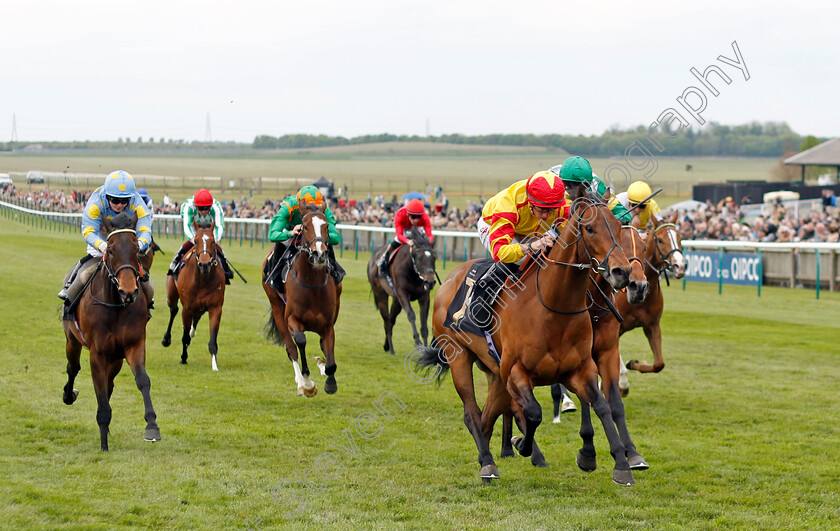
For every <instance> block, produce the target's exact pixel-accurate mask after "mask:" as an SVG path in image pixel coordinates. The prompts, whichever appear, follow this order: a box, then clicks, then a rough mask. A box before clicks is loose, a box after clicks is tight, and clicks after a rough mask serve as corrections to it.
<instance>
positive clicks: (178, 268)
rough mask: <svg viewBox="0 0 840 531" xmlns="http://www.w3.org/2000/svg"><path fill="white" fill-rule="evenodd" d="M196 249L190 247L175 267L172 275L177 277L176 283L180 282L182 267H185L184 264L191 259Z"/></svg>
mask: <svg viewBox="0 0 840 531" xmlns="http://www.w3.org/2000/svg"><path fill="white" fill-rule="evenodd" d="M194 251H195V247H193V248H192V249H190V250H189V251H187V252H186V253H184V257H183V258H181V260H179V261H178V265H176V266H175V269H174V270H173V271H172V276H173V277H175V282H176V283H177V282H178V273H180V272H181V268H182V267H184V264H186V263H187V260H189V259H190V257H191V256H192V255H193V252H194Z"/></svg>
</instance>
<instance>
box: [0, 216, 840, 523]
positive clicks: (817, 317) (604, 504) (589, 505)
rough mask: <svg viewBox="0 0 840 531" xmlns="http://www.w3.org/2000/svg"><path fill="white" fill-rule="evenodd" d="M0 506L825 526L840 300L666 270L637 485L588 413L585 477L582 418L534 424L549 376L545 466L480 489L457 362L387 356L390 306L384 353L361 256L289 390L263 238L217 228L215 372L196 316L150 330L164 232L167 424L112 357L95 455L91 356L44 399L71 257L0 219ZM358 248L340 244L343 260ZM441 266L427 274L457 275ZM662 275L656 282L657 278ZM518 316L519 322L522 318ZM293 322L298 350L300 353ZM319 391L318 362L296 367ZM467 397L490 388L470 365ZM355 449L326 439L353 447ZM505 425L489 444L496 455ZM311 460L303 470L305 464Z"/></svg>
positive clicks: (519, 463) (637, 413)
mask: <svg viewBox="0 0 840 531" xmlns="http://www.w3.org/2000/svg"><path fill="white" fill-rule="evenodd" d="M0 239H2V241H3V242H4V251H5V252H4V259H3V260H2V261H0V279H2V282H1V283H0V294H2V295H1V296H0V300H2V305H0V337H3V338H4V339H3V341H2V342H0V411H2V418H3V421H4V422H3V425H4V429H3V430H2V432H0V466H2V476H3V480H2V481H0V521H1V522H2V526H3V527H8V528H10V529H109V530H110V529H135V528H159V527H166V528H180V529H236V528H242V529H244V528H245V519H250V520H251V521H252V522H256V521H257V519H258V518H259V519H260V523H259V527H260V528H261V529H311V528H315V527H319V528H345V529H392V528H405V529H488V528H507V529H524V528H528V529H530V528H540V529H606V528H625V529H626V528H631V529H709V528H735V529H829V528H837V527H838V526H840V512H839V511H838V508H840V491H838V488H837V477H838V475H839V474H840V465H838V463H840V446H838V445H837V440H838V435H839V433H838V432H840V427H838V426H840V395H839V394H838V393H837V391H836V386H837V381H838V380H839V379H840V365H838V363H837V337H838V333H840V324H838V323H840V295H838V294H837V293H828V292H824V293H823V294H822V296H821V299H820V300H815V298H814V292H813V291H808V290H792V289H782V288H770V287H767V288H765V289H763V290H762V297H761V298H758V297H757V296H756V291H755V289H754V288H751V287H738V286H724V291H723V295H722V296H721V295H718V293H717V286H716V285H712V284H702V283H689V284H688V286H687V289H686V290H685V291H683V290H682V289H681V285H680V284H679V283H673V282H672V284H671V287H670V288H665V295H666V313H665V316H664V318H663V330H664V332H663V335H664V349H665V360H666V367H665V369H664V371H662V372H661V373H659V374H654V375H640V374H637V373H632V374H631V391H630V395H629V397H628V398H627V399H626V400H625V407H626V411H627V418H628V425H629V427H630V430H631V433H632V435H633V438H634V441H635V442H636V445H637V447H638V449H639V450H640V451H641V453H642V454H643V455H644V456H645V458H646V459H647V460H648V462H649V463H650V465H651V468H650V470H647V471H643V472H637V473H636V474H635V477H636V481H637V484H636V485H635V486H634V487H632V488H622V487H618V486H616V485H614V484H613V483H612V481H611V469H612V466H613V462H612V459H611V458H610V456H609V449H608V446H607V443H606V440H605V438H604V436H603V430H602V429H601V427H600V425H597V423H596V426H595V430H596V436H595V443H596V448H597V451H598V457H599V468H598V469H597V470H596V471H594V472H592V473H589V474H587V473H584V472H582V471H580V470H579V469H578V468H577V467H576V466H575V463H574V458H575V453H576V451H577V449H578V448H579V447H580V438H579V436H578V429H579V424H578V423H579V420H580V417H579V413H574V414H570V415H565V416H564V420H563V422H562V423H561V424H559V425H555V424H552V423H551V411H550V408H551V402H550V394H549V390H548V389H547V388H540V389H538V390H537V391H536V395H537V397H538V399H539V400H540V401H541V402H542V404H543V407H544V412H543V419H544V421H543V424H542V425H541V426H540V428H539V430H538V432H537V438H538V441H539V442H540V445H541V447H542V449H543V451H544V452H545V455H546V459H547V461H548V463H549V467H548V468H545V469H535V468H533V467H532V466H531V465H530V462H529V460H528V459H524V458H514V459H504V460H502V459H498V460H497V463H498V465H499V468H500V471H501V475H502V478H501V479H500V480H498V481H495V482H494V483H493V484H492V485H489V486H487V485H483V484H482V483H481V482H480V481H479V479H478V478H477V476H476V474H477V471H478V465H477V460H476V449H475V445H474V443H473V441H472V438H471V437H470V435H469V434H468V432H467V430H466V428H465V427H464V424H463V408H462V405H461V402H460V400H459V399H458V397H457V395H456V393H455V391H454V388H453V386H452V383H451V379H450V378H449V377H448V376H447V378H446V380H445V381H444V382H443V385H442V386H441V387H440V388H437V387H436V386H434V385H420V384H418V383H415V382H414V381H412V380H411V379H410V378H409V377H408V376H407V374H406V372H405V370H404V368H403V356H404V355H405V354H406V353H408V352H409V351H410V349H411V348H412V345H411V340H410V338H411V334H410V328H409V326H408V324H407V322H406V320H405V318H404V317H403V315H400V317H399V319H398V323H397V326H396V330H395V349H396V351H397V356H394V357H392V356H390V355H388V354H385V353H384V352H383V351H382V342H383V338H384V335H383V331H382V322H381V320H380V318H379V316H378V312H377V311H376V310H375V307H374V304H373V301H372V298H371V296H370V289H369V287H368V285H367V282H366V281H365V280H364V267H365V264H366V258H367V257H366V256H364V257H362V256H360V259H359V260H358V261H355V260H351V259H349V257H348V253H345V258H344V259H342V264H343V265H344V267H345V268H346V269H347V270H348V277H347V278H346V280H345V284H344V288H345V289H344V294H343V296H342V301H341V314H340V316H339V320H338V324H337V330H336V337H337V340H336V359H337V363H338V372H337V373H336V377H337V379H338V385H339V391H338V393H337V394H335V395H326V394H325V393H323V391H320V392H319V393H318V395H317V396H316V397H315V398H313V399H305V398H300V397H297V396H296V395H295V384H294V379H293V371H292V367H291V363H290V362H289V361H288V359H287V358H286V355H285V352H283V351H281V350H280V349H279V348H278V347H276V346H274V345H272V344H269V343H268V342H267V341H266V340H265V339H264V338H263V337H262V335H261V333H260V329H261V326H262V324H263V323H264V322H265V320H266V318H267V311H268V305H267V301H266V297H265V294H264V293H263V291H262V289H261V287H260V283H259V263H260V260H261V259H262V258H263V256H264V254H265V251H264V250H263V249H261V248H259V247H254V248H251V247H249V246H248V244H247V242H246V243H245V244H244V245H242V246H240V245H237V244H236V243H235V242H234V244H233V245H232V246H229V247H227V246H226V253H227V255H228V257H229V258H230V260H231V261H232V262H233V263H234V264H235V265H236V266H237V267H238V268H239V269H240V271H242V273H243V274H244V275H245V276H246V277H247V278H248V280H249V282H248V284H243V283H242V282H241V281H239V280H238V279H237V280H235V281H234V284H233V285H232V286H229V287H228V290H227V294H226V295H227V296H226V303H225V308H224V315H223V317H222V326H221V331H220V335H219V366H220V371H219V372H218V373H214V372H212V371H211V370H210V360H209V355H208V354H207V341H208V339H209V333H208V330H207V319H206V317H205V318H204V319H203V320H202V321H201V323H200V324H199V327H198V331H197V334H196V337H195V338H194V339H193V342H192V346H191V347H190V363H189V365H186V366H183V365H180V363H179V358H180V345H179V341H178V338H179V337H180V334H181V331H180V324H179V320H176V326H175V329H174V332H175V333H174V334H173V336H174V338H173V339H174V341H173V346H171V347H170V348H168V349H165V348H163V347H162V346H161V345H160V339H161V337H162V336H163V332H164V330H165V326H166V323H167V321H168V312H167V310H166V308H165V303H164V299H165V298H164V295H163V291H162V290H163V286H164V275H165V270H166V263H167V262H168V260H169V259H170V258H171V256H172V253H173V252H174V251H175V250H176V248H177V247H178V246H179V245H180V243H181V242H180V240H176V239H169V240H165V239H164V240H161V241H160V242H159V243H160V245H161V246H162V247H163V249H164V250H165V251H166V252H167V255H166V256H163V257H157V261H156V262H155V265H154V266H153V268H152V271H151V276H152V278H153V280H154V282H155V283H156V285H157V289H158V294H157V309H155V310H154V311H153V314H154V317H153V318H152V320H151V321H150V322H149V324H148V326H147V360H148V361H147V369H148V373H149V376H150V378H151V382H152V388H151V393H152V400H153V402H154V406H155V408H156V411H157V414H158V423H159V425H160V428H161V432H162V436H163V440H162V441H161V442H159V443H155V444H150V443H146V442H144V441H143V440H142V435H143V428H144V426H145V423H144V421H143V405H142V398H141V396H140V393H139V391H138V390H137V388H136V386H135V383H134V379H133V378H132V376H131V372H130V370H129V369H128V367H124V368H123V370H122V372H121V373H120V375H119V376H118V377H117V379H116V388H115V391H114V395H113V398H112V401H111V404H112V406H113V420H112V423H111V435H110V439H109V441H110V447H111V451H110V452H108V453H103V452H101V451H100V450H99V436H98V429H97V426H96V421H95V414H96V400H95V398H94V395H93V386H92V383H91V380H90V369H89V367H88V363H87V352H86V351H85V352H83V354H82V371H81V373H80V374H79V376H78V378H77V380H76V387H77V388H78V389H79V390H80V395H79V399H78V400H77V402H76V403H75V404H74V405H73V406H66V405H64V404H63V403H62V401H61V392H62V387H63V386H64V384H65V382H66V374H65V365H66V358H65V356H64V336H63V332H62V329H61V323H60V321H59V313H58V309H59V302H60V301H59V300H58V298H57V297H56V296H55V293H56V292H57V291H58V290H59V288H60V287H61V286H60V284H61V280H62V278H63V276H64V273H65V272H66V271H67V269H69V268H70V266H71V265H72V264H73V263H74V262H75V261H76V260H77V259H78V258H79V257H81V255H82V253H83V252H84V244H83V242H82V240H81V237H80V236H79V235H78V234H76V233H66V232H65V233H54V232H48V231H46V230H42V229H39V228H35V227H33V226H29V225H24V224H21V223H18V222H16V221H13V220H10V219H8V218H7V217H2V218H0ZM351 256H352V255H351ZM448 265H449V267H448V268H447V270H446V271H440V274H441V277H444V278H445V276H446V274H447V273H448V272H450V271H451V270H452V265H451V264H448ZM663 287H664V286H663ZM525 317H526V316H523V318H525ZM308 335H309V355H310V359H311V356H314V355H318V354H319V352H318V348H317V336H313V335H311V334H308ZM621 346H622V352H623V355H624V357H625V359H630V358H641V359H647V360H651V354H650V352H649V350H648V347H647V342H646V340H645V338H644V336H643V334H642V333H641V331H634V332H631V333H629V334H627V335H626V336H625V337H623V338H622V343H621ZM314 379H315V381H316V383H317V384H318V386H319V388H320V387H321V386H322V384H323V377H321V376H317V375H316V376H314ZM477 386H478V394H479V395H480V396H483V394H484V393H485V384H484V379H483V377H481V376H480V375H479V376H478V378H477ZM384 391H392V392H394V393H395V394H396V395H397V396H398V397H399V398H400V399H401V400H402V401H403V402H404V403H405V404H406V407H405V409H404V410H400V409H395V408H391V412H392V413H393V417H394V418H393V420H391V421H390V422H389V421H387V420H385V419H384V418H380V420H382V421H383V424H382V426H383V430H382V433H381V434H380V435H379V436H378V437H377V438H375V439H371V440H364V439H362V438H361V437H359V435H358V434H356V433H355V431H354V423H355V419H356V418H357V417H359V415H361V414H362V413H364V412H375V411H376V410H375V409H373V407H372V402H373V401H374V400H376V399H377V397H379V396H380V394H381V393H382V392H384ZM346 429H349V430H350V432H352V433H354V440H355V442H356V444H357V447H358V451H357V452H356V455H354V456H349V455H345V454H344V453H341V452H340V451H338V450H336V449H335V448H334V447H333V446H332V445H333V444H337V445H343V446H346V445H347V444H349V443H348V442H347V438H346V437H347V436H346V432H345V430H346ZM499 434H500V425H499V426H497V431H496V434H495V436H494V439H493V441H492V442H491V449H492V450H493V453H494V455H498V452H499ZM326 451H332V452H333V453H334V454H336V455H337V456H338V458H339V460H340V462H341V465H342V466H343V471H342V473H341V474H339V475H338V476H337V477H334V478H332V479H329V480H322V479H315V480H314V481H315V482H314V483H313V487H312V488H313V489H318V490H317V491H316V490H310V489H308V488H305V487H303V486H302V484H301V483H299V482H296V483H293V485H294V486H293V487H292V488H294V489H297V490H299V491H300V492H305V493H306V494H307V500H308V501H307V505H306V509H305V511H304V512H303V514H301V515H300V516H298V517H296V518H294V519H287V518H286V517H285V516H284V514H286V513H288V512H290V511H291V510H293V509H294V507H281V506H278V505H275V504H274V503H273V502H272V497H271V492H272V488H273V487H274V486H275V485H277V484H278V483H281V482H283V481H284V480H293V479H294V477H295V474H296V473H305V471H306V470H307V469H310V471H311V470H312V469H313V467H314V466H315V463H316V460H317V458H318V456H319V455H321V454H322V453H323V452H326ZM310 474H311V472H310Z"/></svg>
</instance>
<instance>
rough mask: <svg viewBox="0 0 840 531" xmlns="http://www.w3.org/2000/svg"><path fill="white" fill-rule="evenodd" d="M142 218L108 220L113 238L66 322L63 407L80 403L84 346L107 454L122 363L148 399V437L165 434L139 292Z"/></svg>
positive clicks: (105, 224)
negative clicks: (155, 396) (153, 389)
mask: <svg viewBox="0 0 840 531" xmlns="http://www.w3.org/2000/svg"><path fill="white" fill-rule="evenodd" d="M136 224H137V215H136V214H132V215H129V214H128V213H127V211H124V212H123V213H121V214H119V215H117V216H115V217H114V218H113V219H107V218H106V219H104V220H103V221H102V227H103V228H104V230H105V231H106V232H107V233H108V237H107V242H108V249H107V250H106V252H105V255H104V256H103V258H102V263H101V264H100V265H99V266H98V267H97V270H96V272H95V273H94V274H93V277H92V278H91V281H90V284H89V285H88V286H87V288H86V289H85V290H84V292H83V293H82V295H81V298H80V300H79V304H78V307H77V308H76V312H77V313H76V317H77V320H72V319H71V320H64V321H63V324H64V335H65V336H66V338H67V345H66V348H65V351H66V354H67V384H66V385H65V386H64V403H65V404H68V405H70V404H72V403H73V402H75V400H76V397H77V396H78V394H79V392H78V391H77V390H76V389H73V382H74V381H75V379H76V375H77V374H78V373H79V370H80V368H81V366H80V364H79V358H80V354H81V351H82V346H84V347H86V348H87V349H88V350H89V351H90V369H91V377H92V378H93V389H94V392H95V393H96V402H97V410H96V422H97V423H98V424H99V438H100V443H101V447H102V450H106V451H107V450H108V427H109V425H110V423H111V405H110V399H111V393H113V392H114V377H116V375H117V374H118V373H119V372H120V369H121V368H122V365H123V359H125V360H126V361H128V365H129V367H131V372H133V373H134V381H135V382H136V383H137V388H138V389H140V393H141V394H142V395H143V404H144V406H145V409H146V411H145V419H146V431H145V434H144V436H143V438H144V439H145V440H147V441H159V440H160V439H161V437H160V429H159V428H158V425H157V422H156V420H157V415H156V414H155V410H154V408H153V407H152V398H151V394H150V392H149V390H150V388H151V382H150V380H149V375H148V374H147V373H146V321H147V319H146V318H147V309H146V297H145V295H144V293H143V290H142V289H140V277H141V276H143V272H142V267H141V266H140V261H139V259H138V257H137V252H138V245H137V233H136V232H135V230H134V227H135V226H136Z"/></svg>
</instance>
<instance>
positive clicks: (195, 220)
mask: <svg viewBox="0 0 840 531" xmlns="http://www.w3.org/2000/svg"><path fill="white" fill-rule="evenodd" d="M192 226H193V232H198V229H199V227H198V220H197V219H194V220H193V224H192Z"/></svg>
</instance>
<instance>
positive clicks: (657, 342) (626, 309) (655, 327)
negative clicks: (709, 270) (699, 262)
mask: <svg viewBox="0 0 840 531" xmlns="http://www.w3.org/2000/svg"><path fill="white" fill-rule="evenodd" d="M678 216H679V213H677V212H675V213H674V215H673V217H672V218H670V219H668V220H666V221H665V222H661V221H659V220H657V219H656V216H653V217H652V218H651V219H652V223H653V228H652V229H651V230H650V231H648V235H647V238H646V240H645V246H646V251H645V275H646V276H647V279H648V283H649V285H650V293H648V296H647V298H646V299H645V302H644V303H643V304H640V305H633V304H627V303H625V302H624V301H618V302H619V304H618V311H619V312H620V313H621V315H622V316H624V322H622V323H621V332H620V333H621V334H624V333H625V332H628V331H630V330H633V329H634V328H638V327H640V326H641V327H642V328H643V329H644V331H645V336H646V337H647V339H648V343H649V344H650V349H651V351H653V365H651V364H649V363H647V362H645V361H638V360H631V361H629V362H627V365H626V366H625V365H624V364H623V362H622V364H621V368H622V372H623V373H624V374H623V377H622V378H621V379H620V382H619V388H620V389H621V393H622V396H627V393H629V392H630V384H629V382H628V381H627V376H626V371H624V369H625V368H626V369H631V370H635V371H639V372H659V371H661V370H662V369H663V368H664V367H665V360H664V359H663V357H662V329H661V328H660V326H659V320H660V319H661V318H662V310H663V308H664V306H665V303H664V300H663V298H662V288H661V287H660V286H659V279H660V277H661V276H662V275H663V274H664V275H665V279H666V282H667V281H668V273H669V272H671V273H672V274H673V275H674V277H675V278H677V279H681V278H682V277H684V276H685V270H686V262H685V256H684V255H683V252H682V236H681V235H680V231H679V229H678V228H677V226H676V225H675V222H676V221H677V217H678Z"/></svg>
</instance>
